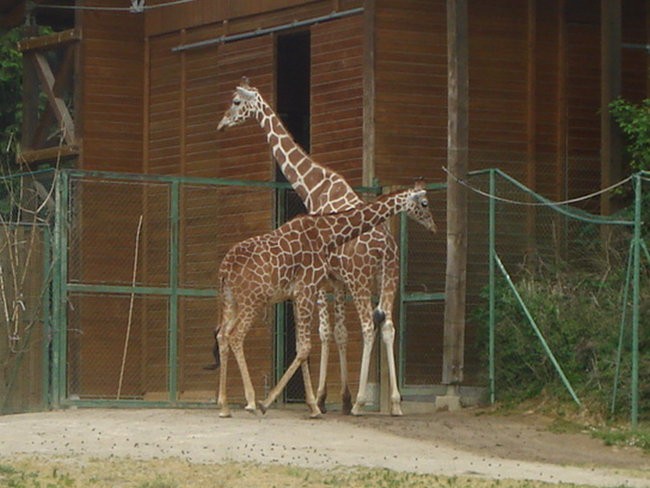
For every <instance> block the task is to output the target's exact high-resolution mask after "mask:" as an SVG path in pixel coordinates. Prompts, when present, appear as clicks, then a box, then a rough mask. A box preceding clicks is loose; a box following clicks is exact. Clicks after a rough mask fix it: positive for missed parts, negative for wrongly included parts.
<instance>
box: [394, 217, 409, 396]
mask: <svg viewBox="0 0 650 488" xmlns="http://www.w3.org/2000/svg"><path fill="white" fill-rule="evenodd" d="M408 252H409V240H408V219H407V217H406V213H405V212H401V213H400V215H399V300H400V303H399V329H398V332H397V333H398V334H399V341H398V344H399V354H398V357H397V383H398V385H399V388H400V389H403V388H404V375H405V374H406V327H407V325H406V300H405V298H406V280H407V277H408Z"/></svg>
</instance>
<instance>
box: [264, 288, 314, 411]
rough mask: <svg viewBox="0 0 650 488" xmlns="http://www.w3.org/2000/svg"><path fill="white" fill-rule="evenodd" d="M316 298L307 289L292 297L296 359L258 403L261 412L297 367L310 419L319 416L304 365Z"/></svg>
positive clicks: (280, 390) (307, 352) (308, 350)
mask: <svg viewBox="0 0 650 488" xmlns="http://www.w3.org/2000/svg"><path fill="white" fill-rule="evenodd" d="M316 297H317V291H316V290H314V289H307V290H305V291H302V292H301V293H297V294H296V296H295V297H294V301H293V309H294V316H295V318H296V357H295V359H294V360H293V362H292V363H291V364H290V365H289V367H288V368H287V370H286V371H285V373H284V374H283V375H282V378H280V381H278V383H277V385H275V386H274V387H273V388H272V389H271V391H270V392H269V396H268V397H267V398H266V399H265V400H264V401H263V402H262V403H260V408H261V409H262V411H266V409H267V408H268V407H269V406H270V405H271V403H273V402H274V401H275V399H276V398H277V397H278V395H279V394H280V393H281V392H282V390H283V389H284V387H285V386H286V385H287V383H288V382H289V379H290V378H291V377H292V376H293V374H294V373H295V372H296V371H297V369H298V367H299V366H302V372H303V380H304V383H305V400H306V403H307V405H308V406H309V408H310V410H311V417H312V418H317V417H320V416H321V411H320V409H319V408H318V405H317V404H316V397H315V396H314V390H313V387H312V384H311V377H310V375H309V365H308V364H306V362H307V359H309V353H310V351H311V330H310V325H311V324H312V321H313V318H314V312H315V311H316Z"/></svg>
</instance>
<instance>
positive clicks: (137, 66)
mask: <svg viewBox="0 0 650 488" xmlns="http://www.w3.org/2000/svg"><path fill="white" fill-rule="evenodd" d="M82 15H83V40H82V41H81V59H82V66H83V68H82V69H83V76H82V77H80V78H79V79H80V80H81V82H82V84H83V86H82V89H81V93H82V98H81V103H82V106H81V107H80V108H79V109H78V110H77V112H78V114H79V115H81V116H82V118H81V136H82V138H83V145H82V156H81V160H80V166H81V167H82V168H84V169H94V170H108V171H128V172H136V173H137V172H142V137H143V116H142V114H143V97H142V95H143V74H144V73H143V70H142V64H143V59H144V27H143V19H142V17H139V16H137V15H131V14H128V13H108V12H91V11H85V12H84V13H83V14H82Z"/></svg>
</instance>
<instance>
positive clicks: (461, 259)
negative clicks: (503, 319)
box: [442, 0, 469, 385]
mask: <svg viewBox="0 0 650 488" xmlns="http://www.w3.org/2000/svg"><path fill="white" fill-rule="evenodd" d="M467 45H468V35H467V0H447V63H448V65H447V80H448V81H447V82H448V95H447V103H448V117H449V120H448V136H447V165H448V169H449V176H448V177H447V185H448V186H447V272H446V282H445V296H446V301H445V319H444V340H443V367H442V369H443V371H442V383H443V384H446V385H459V384H460V383H461V382H462V381H463V367H464V349H465V292H466V290H465V287H466V286H465V285H466V274H467V194H466V190H465V188H464V187H463V186H462V185H461V184H460V183H458V181H457V180H456V178H465V177H466V175H467V166H468V163H467V159H468V158H467V154H468V151H467V146H468V88H469V80H468V66H467V65H468V48H467Z"/></svg>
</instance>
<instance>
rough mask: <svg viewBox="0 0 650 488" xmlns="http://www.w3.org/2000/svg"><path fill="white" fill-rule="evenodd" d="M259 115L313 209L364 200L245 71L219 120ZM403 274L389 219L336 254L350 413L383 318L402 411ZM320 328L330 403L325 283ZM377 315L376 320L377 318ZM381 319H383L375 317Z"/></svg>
mask: <svg viewBox="0 0 650 488" xmlns="http://www.w3.org/2000/svg"><path fill="white" fill-rule="evenodd" d="M251 118H252V119H255V120H256V121H257V122H258V123H259V125H260V127H261V128H262V129H263V130H264V132H265V133H266V137H267V141H268V143H269V145H270V146H271V148H272V152H273V157H274V158H275V160H276V162H277V164H278V165H279V167H280V169H281V170H282V172H283V173H284V175H285V177H286V178H287V180H288V181H289V183H290V184H291V186H292V187H293V189H294V190H295V191H296V193H297V194H298V195H299V196H300V198H301V199H302V201H303V202H304V204H305V206H306V207H307V210H308V211H309V213H310V214H312V215H323V214H327V213H331V212H340V211H344V210H350V209H354V208H358V207H359V206H361V205H363V200H362V199H361V198H360V197H359V196H358V195H357V194H356V193H355V192H354V190H353V189H352V187H351V186H350V185H349V184H348V182H347V181H346V180H345V179H344V178H343V177H342V176H341V175H340V174H338V173H336V172H334V171H332V170H330V169H328V168H326V167H324V166H321V165H320V164H318V163H316V162H315V161H314V160H313V159H312V158H310V157H309V156H308V155H307V154H306V153H305V151H304V150H303V149H302V148H301V147H300V146H299V145H298V144H296V143H295V141H294V140H293V138H292V137H291V135H290V134H289V133H288V132H287V130H286V129H285V127H284V125H283V124H282V122H281V121H280V119H279V118H278V117H277V115H276V114H275V112H274V111H273V109H272V108H271V107H270V106H269V104H268V103H267V102H266V101H265V100H264V99H263V98H262V96H261V94H260V93H259V92H258V90H257V89H255V88H253V87H251V86H249V84H248V81H247V80H246V79H244V80H243V81H242V83H241V84H240V85H239V86H238V87H236V89H235V91H234V93H233V98H232V103H231V106H230V108H229V109H228V110H226V112H225V114H224V116H223V118H222V119H221V121H220V122H219V126H218V129H219V130H222V129H225V128H227V127H232V126H236V125H240V124H242V123H244V122H245V121H246V120H248V119H251ZM398 275H399V253H398V249H397V243H396V242H395V239H394V237H393V235H392V233H391V232H390V229H389V227H388V226H387V225H386V224H383V225H380V226H378V227H376V228H374V229H372V230H371V231H370V232H367V233H365V234H363V235H361V236H360V237H359V238H358V239H355V240H352V241H350V242H348V243H346V244H345V245H343V246H341V247H339V248H338V249H336V250H335V251H334V252H332V253H331V254H330V255H329V261H328V278H329V280H330V282H331V284H332V285H333V286H334V297H335V305H334V316H335V322H334V334H333V335H334V340H335V342H336V344H337V347H338V351H339V359H340V369H341V385H342V386H341V396H342V410H343V412H344V413H350V412H352V413H353V414H355V415H359V414H361V413H362V411H363V406H364V404H365V403H366V401H367V397H366V394H367V393H366V390H367V383H368V373H369V365H370V357H371V354H372V347H373V343H374V339H375V330H376V327H375V326H376V325H377V326H379V327H380V328H381V333H382V340H383V342H384V345H385V347H386V352H387V355H386V356H387V358H388V361H387V362H388V370H389V371H388V372H389V381H390V398H391V409H390V413H391V414H392V415H402V410H401V406H400V402H401V395H400V393H399V389H398V386H397V374H396V368H395V352H394V342H395V327H394V325H393V316H392V314H393V303H394V300H395V293H396V291H397V284H398ZM376 285H379V293H380V295H379V303H378V305H377V308H376V309H375V310H374V313H373V307H372V295H373V291H374V290H375V289H376ZM344 286H346V287H347V288H348V290H349V292H350V294H351V296H352V298H353V300H354V304H355V307H356V310H357V313H358V315H359V319H360V321H361V331H362V335H363V353H362V359H361V371H360V379H359V391H358V393H357V397H356V401H355V404H354V407H352V404H351V395H350V390H349V386H348V371H347V358H346V354H347V353H346V351H347V337H348V332H347V329H346V327H345V323H344V318H345V317H344V288H343V287H344ZM318 297H319V298H318V307H319V318H320V324H319V334H320V339H321V364H320V375H319V383H318V391H317V397H318V404H319V406H320V408H321V410H323V411H324V407H325V398H326V395H327V388H326V379H327V378H326V375H327V363H328V356H329V342H330V339H331V337H332V330H331V328H330V323H329V314H328V310H327V301H326V293H325V288H324V287H321V289H320V290H319V294H318ZM373 318H374V320H373ZM375 322H379V323H377V324H376V323H375Z"/></svg>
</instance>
